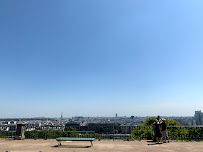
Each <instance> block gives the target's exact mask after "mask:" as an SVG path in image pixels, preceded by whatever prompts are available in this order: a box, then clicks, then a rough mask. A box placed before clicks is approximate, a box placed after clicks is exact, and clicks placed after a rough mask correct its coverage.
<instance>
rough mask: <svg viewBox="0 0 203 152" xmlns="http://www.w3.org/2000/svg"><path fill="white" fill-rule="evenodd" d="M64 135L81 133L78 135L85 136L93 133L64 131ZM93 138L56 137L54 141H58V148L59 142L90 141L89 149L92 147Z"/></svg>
mask: <svg viewBox="0 0 203 152" xmlns="http://www.w3.org/2000/svg"><path fill="white" fill-rule="evenodd" d="M64 132H66V133H81V134H80V135H86V134H89V133H90V134H91V133H94V131H64ZM94 139H95V138H88V137H82V136H80V137H58V138H56V141H58V146H61V141H90V143H91V145H90V146H91V147H92V146H93V143H92V142H93V141H94Z"/></svg>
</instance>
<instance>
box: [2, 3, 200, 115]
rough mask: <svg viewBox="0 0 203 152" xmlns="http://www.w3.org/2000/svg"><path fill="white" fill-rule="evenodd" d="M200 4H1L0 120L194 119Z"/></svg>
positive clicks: (197, 107) (197, 106) (197, 95)
mask: <svg viewBox="0 0 203 152" xmlns="http://www.w3.org/2000/svg"><path fill="white" fill-rule="evenodd" d="M202 7H203V1H189V0H180V1H175V0H172V1H170V2H169V1H161V0H158V1H156V2H154V1H150V0H148V1H139V0H129V1H125V2H124V1H121V0H111V1H108V2H107V1H102V0H99V1H94V0H87V1H82V0H79V1H77V2H76V1H73V0H70V1H65V0H64V1H63V0H62V1H60V2H58V1H48V0H45V1H26V0H22V1H12V0H11V1H1V2H0V19H1V24H0V33H1V36H0V103H1V106H0V118H14V117H18V118H23V117H56V116H58V115H59V114H60V113H61V112H62V111H63V115H64V117H69V116H77V115H82V116H113V115H115V114H116V113H118V115H123V116H125V115H126V116H131V115H135V116H156V115H164V116H193V115H194V111H197V110H203V96H202V92H203V87H202V86H203V79H202V78H203V70H202V67H203V60H202V58H203V51H202V50H203V43H202V42H203V20H202V18H203V10H202Z"/></svg>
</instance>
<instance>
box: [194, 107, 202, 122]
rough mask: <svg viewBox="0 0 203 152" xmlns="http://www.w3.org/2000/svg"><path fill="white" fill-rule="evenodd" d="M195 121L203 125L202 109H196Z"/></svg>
mask: <svg viewBox="0 0 203 152" xmlns="http://www.w3.org/2000/svg"><path fill="white" fill-rule="evenodd" d="M194 118H195V123H196V125H203V113H202V112H201V110H200V111H195V115H194Z"/></svg>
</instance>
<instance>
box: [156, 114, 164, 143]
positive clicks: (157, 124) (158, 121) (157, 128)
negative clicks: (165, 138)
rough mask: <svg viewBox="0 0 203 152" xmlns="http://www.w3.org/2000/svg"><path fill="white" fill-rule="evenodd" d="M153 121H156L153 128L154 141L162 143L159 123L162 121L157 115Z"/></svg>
mask: <svg viewBox="0 0 203 152" xmlns="http://www.w3.org/2000/svg"><path fill="white" fill-rule="evenodd" d="M155 122H156V123H155V128H154V129H155V137H156V141H157V143H159V142H161V143H162V144H163V142H162V132H161V123H162V121H161V119H160V116H158V117H157V119H156V120H155Z"/></svg>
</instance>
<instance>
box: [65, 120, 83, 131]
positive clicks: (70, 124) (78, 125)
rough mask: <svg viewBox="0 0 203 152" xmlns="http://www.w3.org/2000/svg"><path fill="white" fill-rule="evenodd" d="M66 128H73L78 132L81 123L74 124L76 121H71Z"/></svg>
mask: <svg viewBox="0 0 203 152" xmlns="http://www.w3.org/2000/svg"><path fill="white" fill-rule="evenodd" d="M65 127H73V128H75V129H76V130H77V131H79V130H80V123H78V122H74V121H70V122H68V123H67V124H65Z"/></svg>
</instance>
